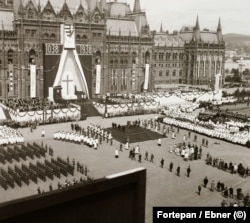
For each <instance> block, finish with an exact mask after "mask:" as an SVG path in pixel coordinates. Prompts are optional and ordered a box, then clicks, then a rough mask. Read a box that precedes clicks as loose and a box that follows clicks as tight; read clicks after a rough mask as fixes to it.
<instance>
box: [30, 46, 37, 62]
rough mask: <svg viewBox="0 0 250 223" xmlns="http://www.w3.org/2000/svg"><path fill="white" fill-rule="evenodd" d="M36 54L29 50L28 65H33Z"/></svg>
mask: <svg viewBox="0 0 250 223" xmlns="http://www.w3.org/2000/svg"><path fill="white" fill-rule="evenodd" d="M35 57H36V52H35V50H33V49H32V50H30V52H29V64H35Z"/></svg>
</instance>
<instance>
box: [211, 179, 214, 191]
mask: <svg viewBox="0 0 250 223" xmlns="http://www.w3.org/2000/svg"><path fill="white" fill-rule="evenodd" d="M214 186H215V183H214V180H212V182H211V191H214Z"/></svg>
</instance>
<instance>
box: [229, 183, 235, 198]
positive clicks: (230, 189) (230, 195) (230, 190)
mask: <svg viewBox="0 0 250 223" xmlns="http://www.w3.org/2000/svg"><path fill="white" fill-rule="evenodd" d="M229 197H231V198H233V197H234V189H233V187H232V186H231V187H230V188H229Z"/></svg>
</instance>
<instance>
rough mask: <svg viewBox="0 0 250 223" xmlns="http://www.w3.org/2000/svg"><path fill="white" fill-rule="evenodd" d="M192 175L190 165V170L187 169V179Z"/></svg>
mask: <svg viewBox="0 0 250 223" xmlns="http://www.w3.org/2000/svg"><path fill="white" fill-rule="evenodd" d="M190 173H191V168H190V165H189V166H188V168H187V177H189V176H190Z"/></svg>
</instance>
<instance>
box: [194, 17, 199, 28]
mask: <svg viewBox="0 0 250 223" xmlns="http://www.w3.org/2000/svg"><path fill="white" fill-rule="evenodd" d="M195 28H196V29H198V30H200V25H199V17H198V15H197V18H196V24H195Z"/></svg>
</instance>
